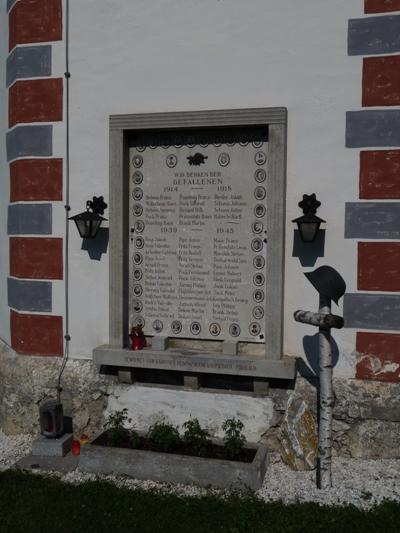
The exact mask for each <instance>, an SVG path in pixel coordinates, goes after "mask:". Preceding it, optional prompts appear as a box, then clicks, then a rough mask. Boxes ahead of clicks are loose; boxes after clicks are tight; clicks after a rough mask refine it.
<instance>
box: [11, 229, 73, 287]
mask: <svg viewBox="0 0 400 533" xmlns="http://www.w3.org/2000/svg"><path fill="white" fill-rule="evenodd" d="M10 274H11V276H13V277H15V278H24V279H63V240H62V239H59V238H51V237H50V238H48V237H11V238H10Z"/></svg>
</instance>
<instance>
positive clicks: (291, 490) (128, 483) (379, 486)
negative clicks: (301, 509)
mask: <svg viewBox="0 0 400 533" xmlns="http://www.w3.org/2000/svg"><path fill="white" fill-rule="evenodd" d="M32 440H33V437H32V436H31V435H15V436H6V435H4V433H3V432H2V431H1V429H0V471H1V470H6V469H7V468H10V467H12V465H13V464H14V463H15V462H16V461H18V460H19V459H20V458H22V457H23V456H25V455H27V454H29V453H30V451H31V442H32ZM35 472H37V473H41V472H40V471H39V470H35ZM54 475H56V476H57V477H59V478H60V479H62V480H63V481H65V482H66V483H72V484H78V483H83V482H85V481H89V480H95V479H102V480H107V481H110V482H112V483H114V484H115V485H117V486H118V487H126V488H129V489H137V488H142V489H146V490H148V489H157V490H161V491H165V492H169V493H174V494H178V495H186V496H199V495H202V494H210V492H212V493H215V494H219V495H220V496H224V495H226V494H227V491H220V490H212V491H210V490H206V489H201V488H198V487H193V486H185V485H169V484H164V483H156V482H153V481H140V480H136V479H130V478H127V477H123V476H118V477H117V476H104V475H94V474H86V473H83V472H80V471H79V470H75V471H73V472H70V473H68V474H60V473H55V474H54ZM332 475H333V485H334V486H333V487H332V489H331V490H329V491H325V490H319V489H317V488H316V486H315V471H312V472H293V471H292V470H290V469H289V468H288V467H287V466H286V465H284V464H282V462H281V461H280V460H279V459H278V458H277V456H272V457H271V462H270V466H269V468H268V471H267V474H266V476H265V480H264V484H263V486H262V488H261V489H260V490H259V491H257V493H256V494H257V495H258V497H260V498H262V499H263V500H265V501H278V500H280V501H283V502H284V503H297V502H316V503H320V504H325V505H344V504H353V505H355V506H356V507H359V508H364V509H368V508H370V507H372V506H373V505H375V504H379V503H381V502H382V501H383V500H392V501H398V502H400V460H394V459H391V460H390V459H381V460H377V461H371V460H369V461H365V460H360V459H344V458H338V457H336V458H333V468H332Z"/></svg>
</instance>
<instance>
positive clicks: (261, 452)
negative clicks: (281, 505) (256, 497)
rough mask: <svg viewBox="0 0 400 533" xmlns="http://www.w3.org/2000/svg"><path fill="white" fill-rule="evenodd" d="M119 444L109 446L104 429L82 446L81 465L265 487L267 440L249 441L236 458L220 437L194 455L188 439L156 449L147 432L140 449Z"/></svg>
mask: <svg viewBox="0 0 400 533" xmlns="http://www.w3.org/2000/svg"><path fill="white" fill-rule="evenodd" d="M119 444H120V446H118V447H116V446H109V445H108V438H107V432H104V433H102V434H101V435H99V436H98V437H97V438H96V439H95V440H94V441H93V442H92V443H91V444H88V445H86V446H83V447H82V448H81V455H80V459H79V468H80V469H81V470H82V471H84V472H99V473H103V474H124V475H128V476H131V477H134V478H137V479H149V480H153V481H161V482H166V483H181V484H194V485H199V486H202V487H207V486H214V487H221V488H242V489H244V488H249V489H252V490H257V489H258V488H260V487H261V485H262V482H263V479H264V475H265V472H266V468H267V449H266V447H265V446H264V445H263V444H261V445H256V444H247V446H246V448H245V449H244V450H243V451H242V453H241V454H240V455H239V456H238V458H236V459H235V460H232V459H229V458H227V457H226V455H225V451H224V449H223V447H222V446H221V443H220V442H219V441H213V443H212V446H210V448H209V450H208V452H207V454H206V457H196V456H193V455H191V453H192V451H191V450H190V448H189V447H188V446H187V445H185V444H184V443H182V444H180V445H179V447H177V448H176V449H175V450H174V452H173V453H165V452H159V451H155V447H154V445H153V444H152V443H151V441H149V439H147V438H145V437H143V436H141V437H140V439H139V444H138V448H139V449H132V448H131V447H130V446H131V444H130V442H129V441H128V440H127V441H126V442H124V441H122V442H121V443H119Z"/></svg>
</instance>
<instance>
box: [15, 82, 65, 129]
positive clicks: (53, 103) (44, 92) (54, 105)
mask: <svg viewBox="0 0 400 533" xmlns="http://www.w3.org/2000/svg"><path fill="white" fill-rule="evenodd" d="M8 97H9V101H8V123H9V126H10V128H12V127H13V126H14V125H15V124H21V123H24V122H56V121H59V120H62V115H63V107H62V106H63V80H62V78H57V79H52V78H47V79H43V80H27V81H17V82H16V83H14V85H13V86H12V87H11V88H10V91H9V96H8Z"/></svg>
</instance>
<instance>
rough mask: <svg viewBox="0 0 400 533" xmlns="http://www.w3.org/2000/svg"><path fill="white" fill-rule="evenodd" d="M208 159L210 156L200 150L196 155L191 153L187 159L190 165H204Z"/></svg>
mask: <svg viewBox="0 0 400 533" xmlns="http://www.w3.org/2000/svg"><path fill="white" fill-rule="evenodd" d="M206 159H208V156H207V155H203V154H201V153H200V152H197V153H196V154H194V155H189V156H188V157H187V160H188V161H189V165H195V166H199V165H204V163H205V162H206Z"/></svg>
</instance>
